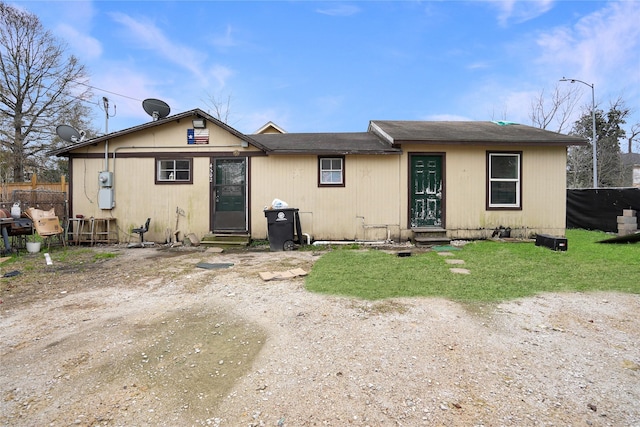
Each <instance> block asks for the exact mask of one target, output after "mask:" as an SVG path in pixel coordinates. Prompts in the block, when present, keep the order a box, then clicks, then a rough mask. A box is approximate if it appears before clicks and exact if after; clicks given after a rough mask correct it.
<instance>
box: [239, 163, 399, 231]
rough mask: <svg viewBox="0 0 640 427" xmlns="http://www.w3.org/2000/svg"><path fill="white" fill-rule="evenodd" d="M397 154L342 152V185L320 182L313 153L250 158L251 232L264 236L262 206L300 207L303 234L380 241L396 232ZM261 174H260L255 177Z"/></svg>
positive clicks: (397, 226) (397, 229)
mask: <svg viewBox="0 0 640 427" xmlns="http://www.w3.org/2000/svg"><path fill="white" fill-rule="evenodd" d="M399 160H400V158H399V156H385V155H380V156H346V157H345V183H346V185H345V186H344V187H318V157H317V156H293V155H292V156H270V157H268V158H267V157H262V158H254V159H253V160H252V177H253V179H252V184H251V193H252V200H253V201H254V203H253V205H252V207H253V209H252V219H253V221H252V235H253V236H255V237H256V238H264V237H266V235H267V230H266V221H265V220H264V212H263V208H264V206H269V205H270V204H271V202H272V201H273V199H275V198H278V199H281V200H284V201H285V202H287V203H288V204H289V206H290V207H293V208H298V209H299V210H300V223H301V225H302V231H303V233H308V234H310V235H312V236H314V237H317V238H321V239H322V240H381V239H382V240H384V239H386V238H387V234H388V232H389V233H391V234H395V235H397V234H398V233H399V227H400V223H399V213H400V209H399V206H398V204H397V200H398V193H399V182H398V174H399ZM257 177H259V178H257Z"/></svg>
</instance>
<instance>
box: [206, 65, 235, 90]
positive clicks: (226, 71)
mask: <svg viewBox="0 0 640 427" xmlns="http://www.w3.org/2000/svg"><path fill="white" fill-rule="evenodd" d="M209 75H210V76H212V77H213V78H214V79H216V81H217V82H218V86H219V87H220V88H223V87H224V86H225V85H226V82H227V79H229V78H230V77H231V76H232V75H233V71H232V70H231V69H230V68H228V67H225V66H223V65H214V66H213V67H211V68H210V70H209Z"/></svg>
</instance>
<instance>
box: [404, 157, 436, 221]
mask: <svg viewBox="0 0 640 427" xmlns="http://www.w3.org/2000/svg"><path fill="white" fill-rule="evenodd" d="M410 163H411V189H410V191H411V194H410V198H411V212H410V226H411V228H420V227H442V194H443V188H442V156H426V155H412V156H411V161H410Z"/></svg>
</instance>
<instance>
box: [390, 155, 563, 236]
mask: <svg viewBox="0 0 640 427" xmlns="http://www.w3.org/2000/svg"><path fill="white" fill-rule="evenodd" d="M403 148H405V147H403ZM429 148H430V150H428V152H435V153H438V152H444V151H445V150H446V157H445V162H446V177H445V185H446V187H445V192H446V193H445V197H446V208H445V212H446V217H445V224H446V228H447V230H448V235H449V236H450V237H452V238H485V237H490V236H491V233H492V232H493V230H494V229H495V228H497V227H500V226H503V227H511V228H512V229H513V233H514V235H518V236H525V237H526V236H529V235H530V234H531V233H535V232H540V233H553V234H564V228H565V215H566V186H565V174H566V167H565V165H566V148H565V147H521V146H520V147H519V146H514V147H509V148H507V149H505V147H504V146H493V147H491V146H490V147H481V146H477V147H476V146H462V145H460V146H453V147H451V146H450V147H442V146H433V147H429ZM406 149H407V151H417V150H418V149H420V150H421V151H422V150H425V147H424V146H415V147H406ZM412 149H413V150H412ZM487 151H492V152H497V151H510V152H521V153H522V158H521V161H522V166H523V169H522V177H521V179H522V194H521V205H522V209H521V210H487V208H486V202H487V200H486V198H487V169H486V168H487V164H486V162H487V159H486V153H487ZM405 176H406V175H405ZM403 206H406V203H403Z"/></svg>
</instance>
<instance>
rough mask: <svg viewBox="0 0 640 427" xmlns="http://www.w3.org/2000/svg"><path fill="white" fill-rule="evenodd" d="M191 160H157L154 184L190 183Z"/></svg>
mask: <svg viewBox="0 0 640 427" xmlns="http://www.w3.org/2000/svg"><path fill="white" fill-rule="evenodd" d="M192 167H193V162H192V160H191V159H157V161H156V183H174V184H175V183H192V182H193V181H192V174H191V169H192Z"/></svg>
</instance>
